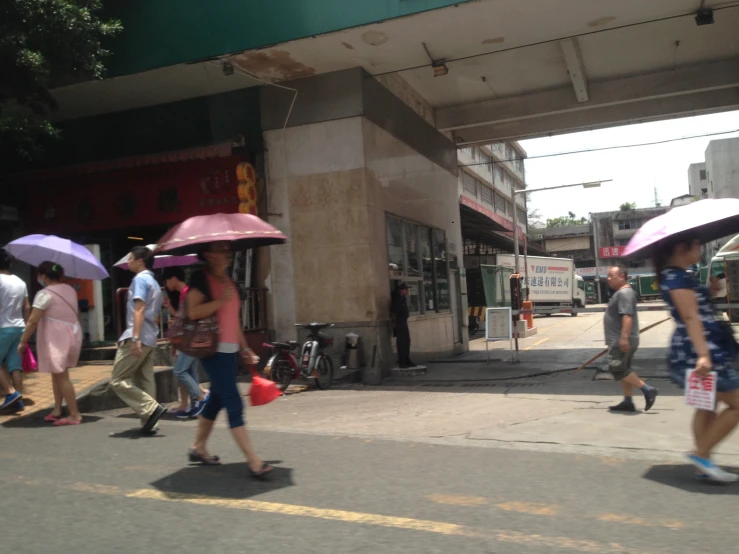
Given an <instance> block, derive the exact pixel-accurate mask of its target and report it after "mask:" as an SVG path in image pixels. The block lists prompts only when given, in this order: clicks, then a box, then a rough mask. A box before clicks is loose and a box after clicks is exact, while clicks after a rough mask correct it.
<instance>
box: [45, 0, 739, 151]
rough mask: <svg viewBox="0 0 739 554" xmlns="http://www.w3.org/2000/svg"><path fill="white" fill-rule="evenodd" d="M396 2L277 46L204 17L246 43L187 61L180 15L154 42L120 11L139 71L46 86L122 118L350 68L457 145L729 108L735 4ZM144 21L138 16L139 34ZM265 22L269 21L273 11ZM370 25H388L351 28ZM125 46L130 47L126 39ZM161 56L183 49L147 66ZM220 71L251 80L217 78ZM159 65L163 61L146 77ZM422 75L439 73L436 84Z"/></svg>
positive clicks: (738, 60) (733, 92)
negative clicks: (177, 43)
mask: <svg viewBox="0 0 739 554" xmlns="http://www.w3.org/2000/svg"><path fill="white" fill-rule="evenodd" d="M323 3H326V2H322V4H323ZM330 3H331V2H328V4H330ZM398 3H399V5H403V4H405V6H406V7H405V8H404V9H405V11H402V10H400V11H398V10H396V11H390V12H388V13H387V14H384V13H381V12H373V13H372V14H370V15H368V16H367V17H368V18H369V19H364V20H361V19H356V18H355V19H351V20H347V22H346V23H345V24H346V25H350V24H356V26H355V27H353V28H347V29H344V30H340V31H334V32H323V33H321V31H322V30H324V29H329V28H330V26H325V25H324V26H322V24H316V25H315V26H314V27H311V28H309V29H308V30H304V32H311V33H316V34H315V35H313V36H309V37H303V38H295V40H287V41H284V42H281V43H277V44H275V43H272V44H269V43H268V41H269V40H276V39H274V38H271V37H267V36H264V37H262V35H260V34H259V33H255V32H254V26H257V25H260V24H262V22H260V21H259V20H258V19H255V18H256V16H253V17H250V14H248V13H244V14H243V18H244V19H243V21H238V18H236V20H235V21H231V22H229V21H226V20H224V21H219V15H218V14H212V19H211V20H210V22H209V23H210V24H211V27H210V29H211V32H217V31H216V29H218V30H220V27H219V26H224V29H225V30H224V31H223V33H224V34H227V31H228V28H227V26H228V25H241V26H242V28H243V33H242V34H241V35H238V34H237V35H236V36H237V37H238V36H244V37H246V36H252V35H255V34H256V36H257V38H255V39H254V40H251V41H249V40H246V38H244V40H242V41H241V42H239V41H238V40H237V41H235V42H234V41H233V39H229V40H231V41H232V42H230V43H229V44H225V43H224V44H217V43H216V44H215V45H214V46H212V47H211V49H210V50H209V51H203V54H202V55H201V57H200V58H199V59H198V58H197V57H196V55H197V54H196V53H195V52H194V51H192V49H191V50H185V49H179V50H178V49H177V48H176V47H173V46H172V42H171V40H170V43H169V46H168V45H167V44H166V39H167V38H168V37H169V38H170V39H171V35H172V34H173V33H174V40H178V36H177V34H176V33H177V25H179V26H180V28H181V32H182V34H183V36H181V37H179V39H182V40H191V37H188V36H187V33H188V32H190V31H192V32H195V29H196V27H193V28H192V29H189V28H188V27H187V24H188V22H187V21H184V20H183V21H179V19H178V18H180V17H181V15H175V14H170V17H171V19H170V20H168V21H169V22H170V23H171V24H172V27H170V28H169V29H168V31H167V33H168V35H167V36H157V35H156V33H150V32H148V33H144V31H145V30H146V29H142V28H139V27H137V24H136V22H135V21H136V20H133V19H128V20H127V19H126V17H128V16H130V14H128V12H124V13H123V16H125V17H124V26H125V25H128V29H129V32H136V33H138V34H136V37H135V38H136V43H135V44H136V46H135V48H137V49H138V50H136V51H137V52H139V54H140V55H141V54H143V53H144V52H146V53H148V54H150V55H148V56H146V61H147V63H148V65H145V66H142V67H139V68H138V69H142V70H138V69H137V68H136V66H135V64H132V63H129V64H124V63H119V62H120V56H119V58H118V60H117V62H118V63H117V64H114V65H115V67H116V71H117V72H118V76H116V77H115V78H112V79H108V80H106V81H102V82H94V83H83V84H80V85H75V86H71V87H66V88H63V89H58V90H57V91H56V92H55V96H56V98H57V100H58V101H59V104H60V112H59V117H60V118H61V119H71V118H78V117H84V116H89V115H96V114H100V113H108V112H111V111H122V110H128V109H132V108H137V107H142V106H146V105H156V104H163V103H167V102H173V101H177V100H182V99H186V98H194V97H199V96H205V95H212V94H216V93H219V92H225V91H230V90H235V89H240V88H246V87H251V86H258V85H261V84H262V83H261V82H260V81H259V80H258V79H261V80H265V81H268V82H283V81H289V80H292V79H295V78H301V77H310V76H314V75H318V74H322V73H328V72H333V71H337V70H341V69H347V68H350V67H357V66H361V67H362V68H364V69H365V70H366V71H367V72H368V73H369V74H371V75H373V76H377V77H378V79H379V80H381V81H383V80H384V81H385V82H392V83H393V91H394V92H395V93H396V94H398V95H400V96H403V95H404V91H406V92H407V94H406V98H405V99H406V101H407V102H408V103H409V104H411V105H412V107H414V109H416V111H417V112H419V113H421V114H422V115H423V116H424V117H425V118H426V119H427V121H429V122H432V123H433V124H434V125H435V126H436V127H437V128H438V129H440V130H442V131H445V132H448V133H450V134H451V136H452V137H453V138H454V139H455V141H456V142H457V143H458V144H460V145H461V144H470V143H478V142H490V141H496V140H505V139H512V138H523V137H536V136H543V135H548V134H553V133H561V132H570V131H578V130H584V129H593V128H599V127H607V126H613V125H622V124H628V123H635V122H641V121H648V120H656V119H663V118H672V117H679V116H688V115H695V114H701V113H710V112H717V111H723V110H730V109H735V108H737V107H739V39H738V38H737V36H738V35H737V29H739V2H736V1H725V0H724V1H722V0H650V1H649V2H644V1H643V0H619V1H614V0H558V1H557V2H551V0H476V1H460V2H458V3H456V4H453V5H449V4H450V2H443V1H439V0H436V1H431V0H423V1H421V0H414V1H413V2H407V3H406V2H405V0H398ZM133 4H136V2H135V1H134V2H133ZM361 4H363V3H362V2H359V3H358V4H357V10H359V11H361V10H362V8H361V6H360V5H361ZM128 5H129V6H130V5H131V3H129V4H128ZM444 5H447V7H440V6H444ZM142 6H146V4H141V6H139V8H138V12H137V15H138V16H143V15H144V14H143V13H141V9H143V8H142ZM408 6H412V7H408ZM183 8H184V7H183ZM434 8H435V9H434ZM146 9H148V8H146ZM699 9H710V10H712V12H710V16H709V15H708V14H707V15H706V17H705V19H706V20H707V21H706V22H708V20H711V18H712V20H713V23H709V24H704V25H698V24H697V23H696V12H697V11H698V10H699ZM424 10H425V11H424ZM183 11H184V9H183ZM127 14H128V15H127ZM156 15H157V14H154V13H152V14H149V18H148V19H147V21H148V23H147V25H148V27H147V29H149V31H151V29H152V25H156V22H157V20H156V17H155V16H156ZM309 15H310V14H308V13H305V14H304V13H293V14H287V15H283V17H285V21H287V19H288V18H290V17H306V18H307V17H308V16H309ZM319 15H320V14H319ZM315 16H316V14H313V15H311V17H315ZM222 17H224V18H225V17H230V18H232V19H234V14H233V13H226V12H224V13H223V14H222ZM274 17H275V18H278V19H277V22H279V14H277V15H275V16H274ZM372 17H375V18H377V17H388V18H389V19H387V20H383V21H377V22H370V23H366V24H360V23H362V21H364V22H367V21H369V20H371V19H372ZM309 21H312V20H311V19H309ZM162 23H164V22H162ZM190 23H192V24H195V25H199V24H200V23H201V22H200V21H194V22H193V21H190ZM306 25H307V24H306ZM336 25H340V23H337V24H336ZM336 25H334V27H336ZM200 32H201V33H202V32H203V31H202V28H201V29H200ZM293 34H294V35H295V36H296V37H297V36H298V35H299V34H300V33H299V32H297V31H296V32H295V33H293ZM259 39H261V42H262V43H263V44H262V43H260V42H259ZM196 42H197V41H196ZM125 44H127V45H128V47H130V48H134V46H132V44H133V41H132V40H131V37H130V36H129V37H128V39H127V42H126V43H125ZM242 46H245V47H246V48H245V49H243V50H241V48H242ZM167 48H170V50H173V51H174V52H180V50H182V53H181V55H179V57H178V55H176V54H171V55H170V54H168V55H167V56H164V55H159V56H157V54H158V52H159V51H161V50H162V49H165V50H166V49H167ZM218 48H223V49H224V50H221V51H219V50H218ZM167 52H169V50H167ZM214 52H217V55H214ZM203 57H206V58H207V59H205V60H204V59H203ZM174 62H177V63H174ZM223 62H229V63H231V64H232V65H233V66H234V67H236V68H241V69H242V70H243V71H245V72H248V73H249V74H250V75H253V76H254V77H255V78H250V77H244V76H239V75H228V74H226V73H228V72H224V71H222V63H223ZM164 63H167V64H168V65H163V66H159V67H155V66H156V64H160V65H161V64H164ZM433 66H437V68H438V70H439V72H440V73H444V72H445V71H446V70H448V73H446V74H444V75H440V76H435V70H434V67H433ZM143 69H145V70H143ZM126 72H128V74H126Z"/></svg>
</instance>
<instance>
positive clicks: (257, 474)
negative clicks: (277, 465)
mask: <svg viewBox="0 0 739 554" xmlns="http://www.w3.org/2000/svg"><path fill="white" fill-rule="evenodd" d="M273 469H274V468H273V467H272V466H270V465H267V464H265V463H263V464H262V469H260V470H259V471H254V470H253V469H252V468H249V473H250V474H251V476H252V477H253V478H254V479H256V480H258V481H266V480H267V479H269V474H270V473H272V470H273Z"/></svg>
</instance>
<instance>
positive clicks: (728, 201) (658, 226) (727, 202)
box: [624, 198, 739, 259]
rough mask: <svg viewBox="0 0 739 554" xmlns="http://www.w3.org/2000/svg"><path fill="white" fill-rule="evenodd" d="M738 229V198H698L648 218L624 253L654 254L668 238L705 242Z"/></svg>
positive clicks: (634, 255) (636, 254) (641, 255)
mask: <svg viewBox="0 0 739 554" xmlns="http://www.w3.org/2000/svg"><path fill="white" fill-rule="evenodd" d="M736 233H739V199H737V198H716V199H714V198H710V199H706V200H699V201H697V202H693V203H692V204H688V205H687V206H680V207H679V208H673V209H672V210H670V211H669V212H667V213H666V214H663V215H661V216H658V217H655V218H654V219H650V220H649V221H647V222H646V223H645V224H644V225H643V226H642V228H641V229H639V230H638V231H637V232H636V234H635V235H634V236H633V237H632V238H631V240H630V241H629V244H628V245H627V246H626V250H625V251H624V256H627V257H629V258H641V259H643V258H649V257H652V256H653V255H654V253H655V252H656V251H658V250H659V249H660V248H661V247H662V246H664V245H665V243H666V241H667V240H668V239H675V238H678V239H679V238H681V237H685V238H695V239H698V240H700V241H701V242H703V243H706V242H710V241H712V240H717V239H720V238H722V237H727V236H730V235H734V234H736Z"/></svg>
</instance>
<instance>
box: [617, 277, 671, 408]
mask: <svg viewBox="0 0 739 554" xmlns="http://www.w3.org/2000/svg"><path fill="white" fill-rule="evenodd" d="M628 279H629V277H628V273H627V271H626V268H625V267H623V266H620V265H617V266H613V267H611V268H610V269H609V270H608V286H609V287H611V289H612V290H613V294H612V295H611V299H610V300H609V302H608V307H607V308H606V313H605V317H604V318H603V325H604V327H605V335H606V345H607V346H608V357H609V360H608V369H609V370H610V372H611V374H612V375H613V378H614V379H615V380H616V381H618V382H619V383H621V389H622V390H623V393H624V399H623V401H622V402H621V403H620V404H618V405H616V406H611V408H610V410H611V411H612V412H635V411H636V407H635V406H634V400H633V398H632V394H633V391H634V387H636V388H638V389H640V390H641V391H642V393H643V394H644V399H645V401H646V406H645V407H644V411H645V412H647V411H649V409H650V408H651V407H652V406H654V402H655V400H656V399H657V395H658V394H659V391H658V390H657V389H656V388H654V387H650V386H649V385H647V384H646V383H645V382H644V381H642V380H641V379H640V378H639V376H638V375H637V374H636V372H634V371H632V370H631V362H632V361H633V359H634V354H635V353H636V349H637V348H638V347H639V316H638V312H637V310H636V302H637V301H636V293H635V292H634V289H632V288H631V286H630V285H629V284H628V282H627V281H628Z"/></svg>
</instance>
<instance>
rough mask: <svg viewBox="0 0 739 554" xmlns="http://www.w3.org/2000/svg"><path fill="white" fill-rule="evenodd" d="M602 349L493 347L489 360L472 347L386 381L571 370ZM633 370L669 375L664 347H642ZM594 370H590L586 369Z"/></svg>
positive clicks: (484, 378) (498, 377)
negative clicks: (420, 372) (422, 369)
mask: <svg viewBox="0 0 739 554" xmlns="http://www.w3.org/2000/svg"><path fill="white" fill-rule="evenodd" d="M602 351H603V349H602V348H578V349H574V348H551V349H537V350H529V351H523V350H522V351H520V352H519V353H518V356H519V358H518V359H519V361H518V362H517V363H513V362H512V356H511V352H510V350H500V349H498V350H491V351H490V363H488V362H487V354H486V352H485V351H469V352H465V353H464V354H461V355H459V356H456V357H453V358H448V359H442V360H437V361H432V362H430V363H428V365H427V370H426V374H425V375H412V376H411V375H397V376H396V375H394V376H392V377H390V378H388V379H386V380H385V381H383V384H384V385H392V384H396V383H419V384H421V383H435V382H436V383H451V382H457V383H470V382H493V381H509V380H522V379H523V380H525V379H533V378H537V377H542V376H547V375H551V374H555V373H567V372H572V371H574V370H575V369H577V368H578V367H580V366H581V365H582V364H584V363H585V362H587V361H588V360H590V359H591V358H593V357H594V356H596V355H597V354H599V353H601V352H602ZM607 359H608V358H607V356H602V357H601V358H600V359H598V360H596V361H594V362H591V363H590V364H588V365H587V366H586V367H585V368H584V369H583V370H582V371H581V372H580V373H582V374H583V375H585V374H589V375H590V377H591V378H592V375H593V371H592V370H599V371H603V370H605V367H606V364H607ZM633 368H634V371H636V372H637V373H638V374H639V375H640V376H641V377H642V378H645V379H667V378H668V377H669V375H668V367H667V360H666V353H665V349H664V348H641V349H639V350H638V351H637V353H636V356H635V358H634V365H633ZM587 370H591V371H587Z"/></svg>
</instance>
